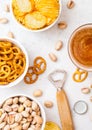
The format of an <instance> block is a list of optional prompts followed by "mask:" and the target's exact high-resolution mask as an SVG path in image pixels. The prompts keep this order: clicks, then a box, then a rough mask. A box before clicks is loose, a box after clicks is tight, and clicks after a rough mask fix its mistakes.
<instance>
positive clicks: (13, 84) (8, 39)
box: [0, 38, 29, 88]
mask: <svg viewBox="0 0 92 130" xmlns="http://www.w3.org/2000/svg"><path fill="white" fill-rule="evenodd" d="M0 41H9V42H11V43H13V44H15V45H17V46H18V47H19V48H20V49H21V50H22V52H23V53H24V55H25V58H26V66H25V70H24V72H23V73H22V74H21V75H20V77H19V78H17V79H16V80H15V81H13V82H11V83H9V84H7V85H0V88H9V87H12V86H15V85H17V84H18V83H19V82H20V81H22V80H23V78H24V76H25V75H26V73H27V70H28V66H29V59H28V54H27V51H26V50H25V48H24V47H23V45H22V44H21V43H20V42H18V41H17V40H15V39H11V38H0Z"/></svg>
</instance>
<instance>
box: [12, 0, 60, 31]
mask: <svg viewBox="0 0 92 130" xmlns="http://www.w3.org/2000/svg"><path fill="white" fill-rule="evenodd" d="M61 7H62V4H61V0H11V13H12V16H13V18H14V19H15V21H17V23H19V25H20V26H22V27H23V28H25V29H26V30H29V31H32V32H41V31H45V30H47V29H49V28H51V27H52V26H53V25H54V24H56V23H57V21H58V19H59V18H60V15H61Z"/></svg>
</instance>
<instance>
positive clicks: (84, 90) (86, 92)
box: [81, 88, 90, 94]
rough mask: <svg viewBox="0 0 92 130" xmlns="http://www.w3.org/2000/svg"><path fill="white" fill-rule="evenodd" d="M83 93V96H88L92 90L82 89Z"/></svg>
mask: <svg viewBox="0 0 92 130" xmlns="http://www.w3.org/2000/svg"><path fill="white" fill-rule="evenodd" d="M81 92H82V93H83V94H88V93H90V89H89V88H82V89H81Z"/></svg>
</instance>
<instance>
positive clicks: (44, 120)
mask: <svg viewBox="0 0 92 130" xmlns="http://www.w3.org/2000/svg"><path fill="white" fill-rule="evenodd" d="M20 96H25V97H27V98H29V99H30V100H32V101H35V102H36V103H37V104H38V106H39V107H40V110H41V116H42V118H43V124H42V127H41V130H44V128H45V123H46V114H45V111H44V109H43V107H42V105H41V104H40V103H39V102H38V101H37V100H36V99H35V98H33V97H30V96H28V95H24V94H16V95H14V96H8V97H7V98H5V99H3V101H2V103H1V104H2V105H3V103H4V102H5V101H6V100H7V99H9V98H11V97H20Z"/></svg>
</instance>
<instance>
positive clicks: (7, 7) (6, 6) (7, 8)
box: [5, 4, 10, 12]
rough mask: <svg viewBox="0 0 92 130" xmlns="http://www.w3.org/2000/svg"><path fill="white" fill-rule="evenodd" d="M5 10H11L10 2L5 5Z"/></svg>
mask: <svg viewBox="0 0 92 130" xmlns="http://www.w3.org/2000/svg"><path fill="white" fill-rule="evenodd" d="M5 11H6V12H10V7H9V5H8V4H6V5H5Z"/></svg>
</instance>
